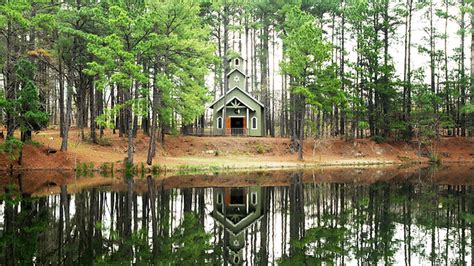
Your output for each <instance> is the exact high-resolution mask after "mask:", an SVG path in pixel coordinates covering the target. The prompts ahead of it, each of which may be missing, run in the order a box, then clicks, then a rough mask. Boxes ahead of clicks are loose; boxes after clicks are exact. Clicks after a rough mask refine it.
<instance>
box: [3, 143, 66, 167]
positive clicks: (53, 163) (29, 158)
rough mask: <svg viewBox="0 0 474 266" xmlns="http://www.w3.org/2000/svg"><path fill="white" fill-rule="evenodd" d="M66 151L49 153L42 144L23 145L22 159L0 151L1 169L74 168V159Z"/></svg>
mask: <svg viewBox="0 0 474 266" xmlns="http://www.w3.org/2000/svg"><path fill="white" fill-rule="evenodd" d="M70 157H71V156H70V155H69V154H68V153H65V152H60V151H57V152H56V153H48V148H47V147H44V146H42V145H32V144H26V145H24V146H23V150H22V156H21V159H20V160H18V158H12V157H11V156H9V155H8V154H5V153H0V170H4V171H5V170H25V169H28V170H72V169H74V161H73V160H71V159H70Z"/></svg>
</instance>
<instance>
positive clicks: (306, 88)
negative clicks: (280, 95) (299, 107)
mask: <svg viewBox="0 0 474 266" xmlns="http://www.w3.org/2000/svg"><path fill="white" fill-rule="evenodd" d="M284 10H285V15H286V19H285V22H284V24H283V27H284V28H285V30H286V32H287V35H286V36H285V37H284V38H283V43H284V45H285V48H286V50H285V53H284V59H283V61H282V62H281V64H280V66H281V69H282V71H283V72H284V73H286V74H288V75H289V76H291V77H292V79H293V82H292V83H291V84H290V85H291V90H292V92H293V93H294V94H297V95H301V96H302V97H303V98H304V99H305V100H306V101H307V103H309V104H311V105H312V106H314V107H315V108H317V109H320V110H322V109H324V108H326V109H327V108H331V106H332V104H333V103H344V102H345V95H344V93H343V92H342V91H341V90H340V82H339V80H338V79H337V77H336V71H335V67H334V65H331V64H330V59H331V49H332V46H331V45H330V44H329V43H328V42H327V41H326V40H325V39H324V37H323V33H322V29H321V25H319V24H318V22H317V21H315V19H314V17H313V16H311V15H310V14H308V13H306V12H304V11H302V10H301V9H300V8H299V7H298V6H286V7H285V8H284Z"/></svg>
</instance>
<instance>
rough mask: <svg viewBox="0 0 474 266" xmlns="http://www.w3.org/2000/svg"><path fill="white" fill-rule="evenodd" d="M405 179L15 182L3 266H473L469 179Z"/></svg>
mask: <svg viewBox="0 0 474 266" xmlns="http://www.w3.org/2000/svg"><path fill="white" fill-rule="evenodd" d="M364 171H366V176H367V177H368V178H366V179H365V180H364V182H362V181H361V182H340V181H341V180H349V179H350V177H351V176H352V177H357V178H359V179H360V180H362V179H361V178H363V176H364ZM403 171H404V170H403V169H401V170H399V172H396V171H395V172H394V171H393V170H391V171H388V172H390V174H389V175H390V177H391V178H387V177H386V176H387V175H388V174H381V173H385V172H387V171H386V170H380V169H378V170H377V169H376V170H373V169H372V170H364V169H344V170H337V171H336V170H334V171H326V172H321V171H316V172H315V171H284V172H281V171H280V172H278V173H272V172H270V173H269V172H265V173H245V174H241V175H236V174H234V177H232V175H231V174H229V175H215V174H213V175H201V176H186V177H174V179H173V180H168V181H166V180H163V179H156V178H153V177H151V176H148V177H144V178H135V179H117V178H116V179H115V181H114V182H113V183H107V182H105V183H101V185H96V186H89V187H87V186H86V187H83V188H80V189H78V187H77V184H74V183H67V182H65V183H63V184H51V181H49V182H50V183H49V185H48V186H46V187H45V186H40V190H38V191H41V193H39V192H38V191H35V192H33V193H32V192H31V191H29V190H27V192H25V191H24V190H22V189H21V188H20V186H18V185H17V184H18V183H22V184H23V186H24V184H26V181H25V182H18V180H16V179H18V178H20V180H21V179H23V180H28V178H29V177H26V176H23V175H20V176H15V177H9V179H10V180H11V181H12V182H11V183H10V185H4V186H3V190H4V193H3V194H2V201H1V204H0V263H1V264H3V265H17V264H31V263H36V264H62V265H78V264H79V265H92V264H97V265H101V264H103V265H110V264H126V265H129V264H136V265H141V264H155V265H187V264H198V265H199V264H204V263H206V264H215V265H222V264H227V265H241V264H244V265H266V264H282V265H288V264H293V265H300V264H307V265H317V264H327V263H329V264H335V265H366V264H385V265H392V264H396V265H430V264H435V265H453V264H456V265H471V264H472V253H473V245H472V243H473V231H474V226H473V223H474V186H473V185H472V184H470V183H469V182H467V184H460V180H472V178H473V176H472V172H470V171H466V172H465V173H464V174H461V175H460V176H455V175H454V173H457V174H459V173H460V172H456V171H455V170H453V169H451V170H450V171H448V172H451V173H452V174H451V176H449V175H447V176H443V174H442V173H443V172H442V171H440V172H436V171H432V170H426V169H425V170H417V171H416V172H415V173H416V175H417V179H416V182H414V181H413V180H414V178H413V177H411V178H410V179H409V178H408V177H407V175H408V174H407V173H406V172H405V174H401V173H403ZM315 173H317V175H316V174H315ZM44 174H45V175H47V174H46V173H44ZM325 175H326V177H325V178H326V179H324V176H325ZM410 175H413V173H411V174H410ZM453 175H454V176H453ZM377 176H378V177H379V179H377V178H376V177H377ZM83 178H91V179H92V178H93V177H83ZM232 178H235V184H236V185H235V186H232V182H229V180H232ZM180 180H182V182H179V181H180ZM272 180H273V182H274V183H273V184H272V182H271V181H272ZM328 180H329V181H328ZM331 180H332V182H330V181H331ZM449 180H451V182H448V181H449ZM369 181H370V182H369ZM410 181H412V182H410ZM452 181H456V182H452ZM193 183H194V187H193ZM173 184H177V185H175V186H173ZM219 184H221V185H219ZM45 191H49V192H48V193H45ZM51 193H52V194H51Z"/></svg>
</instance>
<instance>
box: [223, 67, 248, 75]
mask: <svg viewBox="0 0 474 266" xmlns="http://www.w3.org/2000/svg"><path fill="white" fill-rule="evenodd" d="M235 71H238V72H240V74H242V75H244V77H247V75H245V73H244V72H242V71H241V70H240V69H238V68H234V69H232V70H231V71H229V73H227V75H226V76H227V77H229V76H230V74H232V73H234V72H235Z"/></svg>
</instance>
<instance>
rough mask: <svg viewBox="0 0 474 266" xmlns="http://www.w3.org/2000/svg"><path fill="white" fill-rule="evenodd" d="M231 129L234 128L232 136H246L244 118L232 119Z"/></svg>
mask: <svg viewBox="0 0 474 266" xmlns="http://www.w3.org/2000/svg"><path fill="white" fill-rule="evenodd" d="M230 127H231V128H232V129H231V130H232V135H243V134H244V118H243V117H231V119H230Z"/></svg>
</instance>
